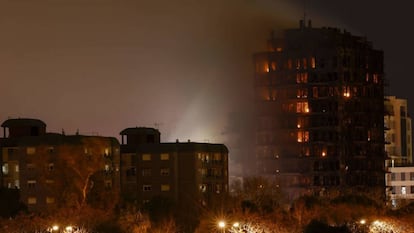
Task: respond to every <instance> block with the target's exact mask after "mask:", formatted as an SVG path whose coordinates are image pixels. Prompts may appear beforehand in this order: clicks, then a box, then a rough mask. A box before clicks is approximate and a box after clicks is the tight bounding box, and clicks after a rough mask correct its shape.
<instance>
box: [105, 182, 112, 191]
mask: <svg viewBox="0 0 414 233" xmlns="http://www.w3.org/2000/svg"><path fill="white" fill-rule="evenodd" d="M105 188H106V189H111V188H112V181H111V180H105Z"/></svg>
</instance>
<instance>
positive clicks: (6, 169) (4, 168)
mask: <svg viewBox="0 0 414 233" xmlns="http://www.w3.org/2000/svg"><path fill="white" fill-rule="evenodd" d="M1 171H2V172H3V175H7V174H9V164H7V163H5V164H3V166H2V167H1Z"/></svg>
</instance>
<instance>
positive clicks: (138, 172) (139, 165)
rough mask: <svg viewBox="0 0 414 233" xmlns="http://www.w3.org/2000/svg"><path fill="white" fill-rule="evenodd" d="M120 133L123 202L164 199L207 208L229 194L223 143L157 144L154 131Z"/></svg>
mask: <svg viewBox="0 0 414 233" xmlns="http://www.w3.org/2000/svg"><path fill="white" fill-rule="evenodd" d="M120 134H121V137H122V139H121V187H122V194H123V197H124V198H125V199H126V200H131V201H137V202H138V203H141V204H145V203H147V202H150V201H151V199H152V198H154V197H164V198H168V199H169V200H171V201H173V202H174V203H175V204H177V205H179V206H185V205H187V206H203V205H204V206H208V205H209V204H212V203H214V202H217V201H221V200H222V199H223V198H224V197H225V195H227V193H228V149H227V147H226V146H225V145H223V144H211V143H197V142H190V141H188V142H179V141H178V140H177V142H169V143H161V142H160V132H159V131H158V130H157V129H154V128H145V127H137V128H127V129H124V130H123V131H121V132H120Z"/></svg>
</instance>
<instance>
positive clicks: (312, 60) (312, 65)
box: [311, 57, 316, 69]
mask: <svg viewBox="0 0 414 233" xmlns="http://www.w3.org/2000/svg"><path fill="white" fill-rule="evenodd" d="M311 67H312V69H315V68H316V61H315V57H312V58H311Z"/></svg>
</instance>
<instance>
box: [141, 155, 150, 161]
mask: <svg viewBox="0 0 414 233" xmlns="http://www.w3.org/2000/svg"><path fill="white" fill-rule="evenodd" d="M142 160H144V161H149V160H151V154H143V155H142Z"/></svg>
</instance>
